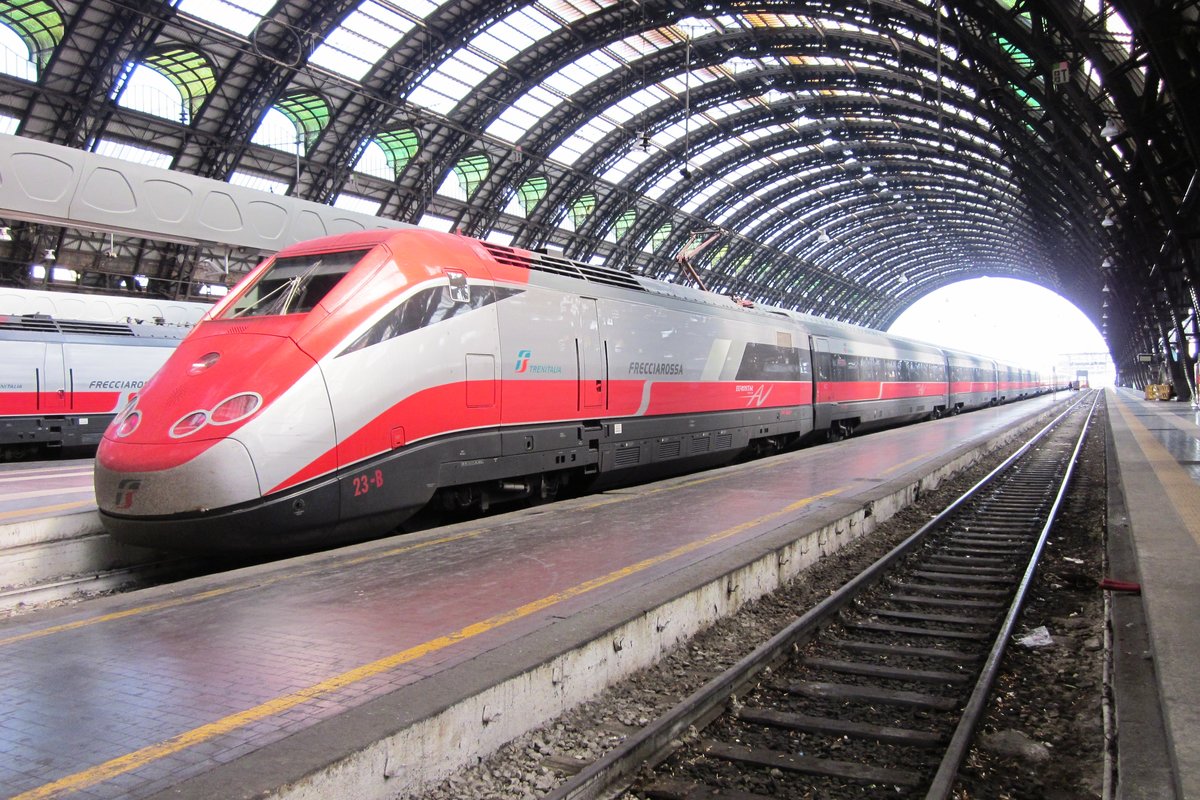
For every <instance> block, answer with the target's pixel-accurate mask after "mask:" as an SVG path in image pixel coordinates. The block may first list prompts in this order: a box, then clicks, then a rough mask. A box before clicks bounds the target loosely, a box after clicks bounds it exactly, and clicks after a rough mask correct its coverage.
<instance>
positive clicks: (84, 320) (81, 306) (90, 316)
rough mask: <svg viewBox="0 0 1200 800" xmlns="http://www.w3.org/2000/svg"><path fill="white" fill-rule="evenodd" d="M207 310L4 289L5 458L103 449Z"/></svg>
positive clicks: (1, 417) (0, 367) (1, 400)
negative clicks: (110, 430) (120, 416)
mask: <svg viewBox="0 0 1200 800" xmlns="http://www.w3.org/2000/svg"><path fill="white" fill-rule="evenodd" d="M209 308H211V306H210V305H209V304H202V303H181V302H173V301H161V300H151V299H147V298H133V297H129V298H126V297H102V296H97V295H86V294H78V293H73V292H46V291H39V290H32V289H0V348H2V350H3V354H4V357H3V358H0V460H9V459H10V458H17V457H21V456H24V455H30V454H36V455H44V454H46V453H47V452H52V451H54V450H57V449H61V448H73V447H89V446H90V447H95V446H96V445H97V444H99V442H100V437H101V435H102V434H103V432H104V429H105V428H106V427H108V424H109V423H110V422H111V421H112V419H113V417H114V416H115V415H116V413H117V412H118V411H119V410H120V409H121V408H122V407H123V406H125V405H126V403H128V401H129V399H130V397H131V396H132V395H134V394H136V393H137V392H138V390H139V389H140V388H141V386H142V384H144V383H145V382H146V381H147V380H149V379H150V376H151V375H153V374H154V373H155V371H156V370H157V369H158V368H159V367H161V366H162V365H163V364H164V363H165V362H166V360H167V356H168V355H170V353H171V351H172V350H173V349H174V348H175V346H176V345H178V344H179V342H180V340H182V339H183V338H184V336H186V335H187V333H188V332H189V330H190V329H191V325H192V324H193V323H194V322H195V321H196V320H198V319H199V318H200V317H201V316H203V315H204V313H205V312H206V311H207V310H208V309H209Z"/></svg>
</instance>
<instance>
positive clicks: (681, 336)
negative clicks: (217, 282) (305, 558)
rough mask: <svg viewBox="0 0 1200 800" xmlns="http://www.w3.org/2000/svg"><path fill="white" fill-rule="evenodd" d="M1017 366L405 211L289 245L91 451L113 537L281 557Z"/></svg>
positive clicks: (878, 406) (933, 396) (983, 401)
mask: <svg viewBox="0 0 1200 800" xmlns="http://www.w3.org/2000/svg"><path fill="white" fill-rule="evenodd" d="M1047 388H1049V387H1047V386H1045V385H1043V384H1042V383H1041V382H1040V380H1039V377H1038V376H1037V375H1036V374H1035V373H1034V372H1032V371H1029V370H1024V369H1020V368H1017V367H1015V366H1011V365H1006V364H1001V363H998V362H996V361H993V360H992V359H989V358H984V357H982V356H975V355H970V354H966V353H958V352H950V351H946V350H942V349H939V348H937V347H933V346H931V345H928V344H923V343H920V342H915V341H910V340H905V339H900V338H897V337H894V336H889V335H887V334H884V333H881V332H879V331H874V330H868V329H864V328H858V327H855V326H851V325H845V324H841V323H834V322H829V321H827V320H822V319H820V318H817V317H812V316H808V315H804V314H800V313H797V312H793V311H786V310H782V309H776V308H769V307H763V306H759V307H747V306H746V305H744V304H741V303H738V302H735V301H734V300H732V299H730V298H728V297H722V296H718V295H715V294H711V293H707V292H703V291H700V290H696V289H691V288H688V287H681V286H675V285H672V284H667V283H661V282H658V281H653V280H649V279H646V278H641V277H637V276H634V275H630V274H627V273H623V272H619V271H616V270H610V269H606V268H603V267H597V266H594V265H588V264H581V263H576V262H572V261H568V260H566V259H563V258H561V257H557V256H553V255H547V254H542V253H536V252H528V251H524V250H517V249H512V248H507V247H501V246H498V245H494V244H489V243H485V242H481V241H477V240H474V239H469V238H466V237H462V236H457V235H452V234H445V233H438V232H433V231H425V230H420V229H406V230H392V231H371V232H362V233H355V234H347V235H344V236H336V237H328V238H324V239H318V240H315V241H311V242H306V243H302V244H298V245H295V246H292V247H289V248H287V249H286V250H283V251H282V252H280V253H279V254H277V255H276V256H274V257H273V258H270V259H268V260H267V261H266V262H264V263H263V264H262V265H260V266H259V267H258V268H256V269H255V270H254V271H253V272H252V273H251V274H250V275H248V276H247V277H246V278H245V279H244V280H243V281H242V282H241V283H240V284H239V285H238V286H237V287H236V288H235V289H234V290H233V291H232V292H230V294H229V295H228V296H227V297H226V298H225V299H224V300H223V301H222V302H220V303H219V304H218V305H217V306H216V307H214V309H213V310H212V311H211V312H210V313H209V314H208V315H207V316H206V317H205V319H204V320H202V321H201V322H200V324H199V325H197V326H196V328H195V329H194V330H193V331H192V333H191V334H190V335H189V336H188V337H187V338H186V339H185V340H184V341H183V342H182V343H181V344H180V346H179V347H178V349H177V350H176V351H175V352H174V353H173V354H172V355H171V357H170V359H169V360H168V361H167V363H166V364H165V365H164V367H163V368H162V369H161V370H160V371H159V372H158V373H157V374H156V375H155V376H154V378H153V379H151V380H150V381H149V382H148V383H147V384H146V385H145V387H143V389H142V390H141V391H140V392H139V393H138V394H137V397H136V398H135V399H134V400H133V401H132V402H130V403H129V404H128V405H127V406H126V407H125V408H124V409H123V410H122V411H121V412H120V413H119V414H118V415H117V417H116V419H114V420H113V423H112V425H111V426H110V427H109V428H108V430H107V431H106V433H105V435H104V440H103V441H102V442H101V445H100V447H99V450H98V452H97V458H96V475H95V481H96V494H97V498H98V502H99V505H100V512H101V517H102V519H103V521H104V524H105V526H106V527H107V528H108V530H109V531H110V532H111V533H112V534H113V536H115V537H116V538H118V539H122V540H126V541H130V542H135V543H139V544H146V545H151V546H154V547H166V548H180V549H191V550H210V551H211V550H256V551H265V550H294V549H300V548H306V547H312V546H316V545H320V544H328V543H336V542H343V541H352V540H356V539H361V538H366V537H369V536H376V535H382V534H385V533H387V532H388V531H390V530H392V529H394V528H395V527H396V526H397V525H398V524H400V523H401V522H402V521H403V520H404V519H405V518H407V517H408V516H410V515H411V514H413V513H414V512H415V511H417V510H418V509H420V508H421V507H423V506H425V505H426V504H427V503H429V502H431V501H437V502H440V503H442V504H444V505H445V506H447V507H455V508H456V507H479V508H486V507H488V506H489V505H491V504H493V503H496V502H500V501H504V500H509V499H514V498H521V497H530V496H540V497H550V496H554V495H555V494H557V493H558V492H560V491H561V490H563V489H570V490H573V491H578V490H588V489H597V488H603V487H605V486H609V485H614V484H616V483H626V482H631V481H635V480H644V479H648V478H653V477H658V476H662V475H667V474H672V473H678V472H681V471H684V470H689V469H696V468H700V467H705V466H711V465H718V464H723V463H728V462H730V461H732V460H733V459H734V458H736V457H738V456H739V455H741V454H745V453H747V452H754V453H769V452H773V451H778V450H781V449H783V448H785V447H787V446H789V445H791V444H793V443H796V442H798V441H800V440H801V439H803V438H805V437H813V436H821V437H826V438H832V439H836V438H841V437H843V436H846V435H849V434H850V433H851V432H853V431H861V430H866V429H869V428H874V427H881V426H884V425H890V424H895V423H899V422H904V421H913V420H919V419H926V418H931V417H938V416H941V415H943V414H948V413H956V412H958V411H961V410H967V409H971V408H977V407H980V406H986V405H990V404H995V403H999V402H1004V401H1008V400H1016V399H1019V398H1021V397H1024V396H1027V395H1031V394H1036V393H1039V392H1041V391H1045V390H1046V389H1047Z"/></svg>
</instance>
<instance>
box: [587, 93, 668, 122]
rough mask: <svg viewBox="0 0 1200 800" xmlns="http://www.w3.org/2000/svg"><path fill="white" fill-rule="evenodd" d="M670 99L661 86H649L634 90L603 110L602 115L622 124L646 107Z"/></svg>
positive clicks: (651, 106)
mask: <svg viewBox="0 0 1200 800" xmlns="http://www.w3.org/2000/svg"><path fill="white" fill-rule="evenodd" d="M672 99H674V98H673V97H672V96H671V95H670V94H668V93H667V92H665V91H663V89H662V88H661V87H659V86H649V87H647V88H645V89H642V90H641V91H638V92H634V93H633V94H631V95H630V96H629V97H626V98H625V99H624V100H622V101H621V102H619V103H616V104H614V105H611V106H609V107H608V108H607V109H605V110H604V116H606V117H608V118H609V119H611V120H612V121H613V122H615V123H617V124H618V125H622V124H624V123H625V122H627V121H629V120H630V119H632V118H633V117H636V116H637V115H638V114H641V113H642V112H643V111H645V110H646V109H649V108H653V107H654V106H657V105H658V104H660V103H665V102H667V101H669V100H672Z"/></svg>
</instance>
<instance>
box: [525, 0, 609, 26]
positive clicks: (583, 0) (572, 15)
mask: <svg viewBox="0 0 1200 800" xmlns="http://www.w3.org/2000/svg"><path fill="white" fill-rule="evenodd" d="M619 2H622V0H543V1H542V3H541V5H542V6H543V7H544V8H546V9H547V10H548V11H550V12H551V13H553V14H554V15H555V16H557V17H558V18H560V19H561V20H562V21H563V22H566V23H568V24H570V23H572V22H578V21H579V20H581V19H583V18H584V17H586V16H588V15H590V14H595V13H596V12H597V11H603V10H604V9H606V8H610V7H612V6H615V5H616V4H617V3H619Z"/></svg>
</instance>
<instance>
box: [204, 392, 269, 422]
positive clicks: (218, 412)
mask: <svg viewBox="0 0 1200 800" xmlns="http://www.w3.org/2000/svg"><path fill="white" fill-rule="evenodd" d="M261 405H262V396H261V395H259V394H257V393H255V392H242V393H241V394H235V395H234V396H233V397H227V398H225V399H224V400H222V401H221V402H220V403H218V404H217V407H216V408H214V409H213V410H212V412H211V413H210V414H209V415H208V421H209V422H211V423H212V424H213V425H229V424H231V423H234V422H239V421H240V420H243V419H245V418H246V417H248V416H250V415H251V414H253V413H254V412H255V411H258V408H259V406H261Z"/></svg>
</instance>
